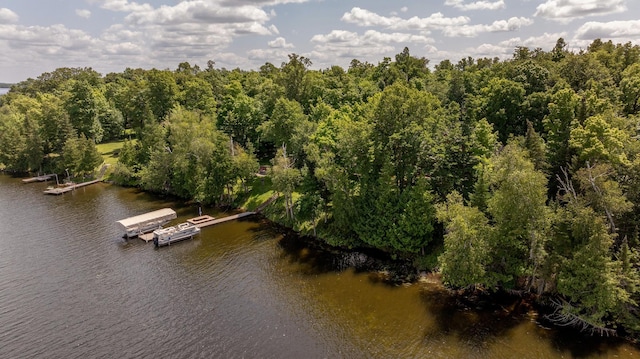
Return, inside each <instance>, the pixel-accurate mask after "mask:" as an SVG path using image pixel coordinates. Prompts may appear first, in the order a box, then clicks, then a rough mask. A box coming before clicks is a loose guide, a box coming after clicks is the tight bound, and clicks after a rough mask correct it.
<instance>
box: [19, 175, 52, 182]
mask: <svg viewBox="0 0 640 359" xmlns="http://www.w3.org/2000/svg"><path fill="white" fill-rule="evenodd" d="M52 178H53V175H42V176H37V177H31V178H24V179H23V180H22V183H33V182H44V181H48V180H50V179H52Z"/></svg>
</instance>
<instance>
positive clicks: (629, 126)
mask: <svg viewBox="0 0 640 359" xmlns="http://www.w3.org/2000/svg"><path fill="white" fill-rule="evenodd" d="M311 65H312V62H311V60H310V59H307V58H305V57H303V56H299V55H296V54H291V55H289V59H288V61H287V62H284V63H282V64H281V65H280V66H279V67H278V66H275V65H273V64H271V63H266V64H264V65H263V66H262V67H260V69H259V70H258V71H244V70H240V69H234V70H227V69H218V68H215V63H214V62H212V61H210V62H209V63H208V64H207V66H206V68H200V67H199V66H197V65H191V64H189V63H186V62H185V63H181V64H179V65H178V68H177V69H176V70H157V69H152V70H143V69H126V70H125V71H124V72H122V73H109V74H107V75H105V76H102V75H101V74H99V73H97V72H95V71H93V70H92V69H90V68H84V69H81V68H61V69H58V70H56V71H54V72H52V73H44V74H42V75H41V76H39V77H38V78H37V79H28V80H26V81H23V82H21V83H19V84H16V85H14V86H12V87H11V91H10V92H9V93H8V94H7V95H4V96H2V97H0V143H1V146H0V168H1V169H3V170H5V171H13V172H26V171H32V172H50V171H55V172H57V173H63V172H64V171H65V170H68V171H70V172H72V174H73V175H74V176H81V175H85V174H89V173H91V172H93V171H94V169H95V167H96V166H98V165H99V164H100V163H101V161H102V159H101V157H100V154H99V153H98V152H97V150H96V147H95V145H96V143H100V142H104V141H113V140H123V139H124V140H125V143H124V146H123V148H122V150H121V151H120V154H119V162H118V164H117V165H116V166H115V168H113V169H112V173H111V177H110V178H111V180H113V181H115V182H116V183H120V184H125V185H133V186H139V187H140V188H142V189H145V190H148V191H153V192H157V193H163V194H171V195H176V196H179V197H181V198H184V199H187V200H193V201H197V202H200V203H203V204H208V205H229V204H232V203H233V196H234V193H235V192H237V190H236V189H237V188H243V190H246V189H247V186H251V184H252V183H253V181H254V178H255V173H256V171H257V169H258V166H259V163H263V164H265V163H270V169H269V176H268V177H269V179H270V181H271V183H272V186H273V189H274V190H276V191H277V192H278V193H280V195H281V196H280V199H279V200H278V202H276V204H274V205H273V206H274V208H277V210H278V211H280V217H279V218H280V221H282V222H283V223H284V224H286V225H288V226H290V227H292V228H294V229H296V230H297V231H300V232H302V233H303V234H309V235H314V236H317V237H320V238H322V240H324V241H326V242H328V243H329V244H331V245H334V246H341V247H351V248H353V247H365V248H367V247H368V248H376V249H380V250H383V251H385V252H387V253H390V254H391V255H392V256H393V257H395V258H402V259H405V260H410V261H412V262H413V263H414V265H415V266H416V267H417V268H419V269H428V270H436V271H438V272H440V273H441V275H442V280H443V282H444V283H445V284H446V285H448V286H449V287H451V288H456V289H462V290H465V289H466V290H470V289H473V290H483V291H488V292H491V291H496V290H506V291H510V292H519V293H524V292H526V293H531V294H532V295H535V296H536V297H537V298H539V299H540V300H541V301H546V302H547V303H550V305H552V306H554V307H555V309H556V311H555V312H554V314H553V315H551V316H550V319H551V320H552V321H554V322H555V323H557V324H560V325H575V326H578V327H579V328H581V329H583V330H586V331H588V332H590V333H596V334H607V335H608V334H614V333H617V334H624V335H630V336H633V337H638V336H639V335H640V313H638V310H639V306H638V301H639V300H640V288H639V284H640V277H639V272H638V270H639V268H640V267H639V262H638V261H639V260H640V258H639V257H638V249H639V248H640V243H639V241H638V224H639V223H640V146H639V144H640V143H639V142H638V131H639V127H638V126H639V121H638V120H639V116H638V112H639V111H640V101H639V100H640V47H639V46H637V45H633V44H631V43H627V44H614V43H612V42H603V41H601V40H596V41H594V42H593V43H592V44H591V45H590V46H589V47H588V48H587V49H585V50H583V51H580V52H572V51H568V49H567V45H566V43H565V42H564V40H563V39H559V40H558V41H557V42H556V44H555V46H554V47H553V49H552V50H551V51H549V52H546V51H543V50H541V49H529V48H526V47H517V48H516V49H515V50H514V53H513V56H512V58H511V59H509V60H504V61H502V60H499V59H497V58H494V59H490V58H481V59H473V58H464V59H462V60H460V61H459V62H458V63H455V64H454V63H452V62H450V61H448V60H445V61H442V62H440V63H439V64H437V65H435V66H433V68H432V69H431V68H430V67H429V60H428V59H425V58H419V57H415V56H412V55H411V54H410V52H409V50H408V49H407V48H405V49H404V51H402V52H401V53H399V54H397V55H395V58H393V59H392V58H384V59H383V60H382V61H380V62H379V63H377V64H371V63H368V62H361V61H358V60H352V61H351V63H350V66H349V67H348V69H343V68H341V67H339V66H333V67H331V68H327V69H324V70H312V69H311V68H310V67H311ZM239 184H241V185H239Z"/></svg>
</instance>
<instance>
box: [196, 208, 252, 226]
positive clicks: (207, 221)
mask: <svg viewBox="0 0 640 359" xmlns="http://www.w3.org/2000/svg"><path fill="white" fill-rule="evenodd" d="M254 214H256V212H244V213H238V214H234V215H231V216H227V217H222V218H213V217H211V216H206V215H205V216H200V217H196V218H191V219H188V220H187V222H189V223H191V224H193V225H195V226H196V227H198V228H204V227H209V226H213V225H215V224H220V223H224V222H229V221H234V220H236V219H240V218H244V217H248V216H252V215H254Z"/></svg>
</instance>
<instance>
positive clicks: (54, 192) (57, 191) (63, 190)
mask: <svg viewBox="0 0 640 359" xmlns="http://www.w3.org/2000/svg"><path fill="white" fill-rule="evenodd" d="M100 181H101V180H99V179H97V180H93V181H89V182H82V183H76V184H72V185H69V186H66V187H55V188H51V189H47V190H45V191H44V194H52V195H56V196H57V195H61V194H63V193H67V192H70V191H73V190H75V189H76V188H80V187H85V186H88V185H92V184H94V183H98V182H100Z"/></svg>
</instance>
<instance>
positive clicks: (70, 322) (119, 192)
mask: <svg viewBox="0 0 640 359" xmlns="http://www.w3.org/2000/svg"><path fill="white" fill-rule="evenodd" d="M45 187H46V184H28V185H23V184H22V183H20V181H19V180H17V179H13V178H9V177H7V176H0V358H33V357H35V358H100V357H105V358H106V357H121V358H151V357H153V358H157V357H188V358H190V357H195V358H211V357H216V358H322V357H329V358H337V357H344V358H397V357H404V358H411V357H420V358H425V357H429V358H431V357H435V358H438V357H440V358H452V357H463V358H464V357H466V358H510V357H520V358H553V357H565V358H567V357H614V356H615V357H621V358H632V357H638V355H640V352H639V351H638V350H637V349H636V348H635V347H633V346H631V345H629V344H626V343H623V342H620V341H617V340H611V339H591V338H582V337H580V336H576V335H574V334H573V333H572V332H564V333H563V332H559V331H556V330H549V329H544V328H542V327H540V326H539V325H537V324H536V317H535V314H534V313H532V312H530V311H528V310H517V309H515V308H516V306H517V303H515V304H514V303H513V302H512V301H511V302H510V301H505V302H504V303H503V302H500V303H496V304H495V305H491V306H487V308H485V309H483V310H476V309H474V308H466V307H464V306H459V305H456V300H455V299H454V298H450V297H448V296H447V295H446V293H445V292H444V291H442V290H441V288H440V287H439V286H438V284H437V283H435V281H430V280H429V279H428V278H427V280H425V281H423V282H421V283H416V284H413V285H408V286H392V285H388V284H385V283H384V282H383V281H381V280H380V279H379V275H377V274H375V273H362V272H358V271H356V270H354V269H352V268H349V267H348V264H350V263H353V261H354V258H353V257H350V256H346V255H345V256H342V255H339V254H330V253H326V252H322V251H320V250H317V249H313V248H310V247H307V246H306V245H305V243H304V242H303V241H301V240H300V239H298V238H296V237H293V236H283V235H282V234H280V233H278V232H277V231H276V230H274V229H273V227H272V226H270V225H269V223H267V222H266V221H263V220H260V219H258V218H253V219H249V220H243V221H236V222H228V223H225V224H221V225H218V226H215V227H211V228H205V229H203V231H202V233H201V234H200V235H199V236H198V237H196V238H195V239H193V240H188V241H184V242H181V243H179V244H176V245H172V246H169V247H164V248H160V249H154V247H153V245H152V244H145V243H144V242H142V241H140V240H137V239H133V240H128V241H127V240H124V239H122V238H121V233H119V231H118V228H117V227H116V226H115V223H114V222H115V221H116V220H119V219H122V218H125V217H129V216H133V215H137V214H140V213H144V212H148V211H151V210H155V209H158V208H162V207H172V208H174V209H176V210H177V211H178V214H179V220H184V219H186V218H189V217H193V216H196V215H197V210H196V209H195V208H192V207H185V206H182V205H181V204H179V203H173V202H168V201H164V200H160V199H157V198H154V197H152V196H148V195H146V194H143V193H139V192H137V191H135V190H131V189H122V188H118V187H114V186H109V185H104V184H98V185H94V186H90V187H86V188H83V189H79V190H77V191H75V192H73V193H68V194H65V195H62V196H58V197H49V196H44V195H43V194H42V190H43V189H44V188H45ZM205 212H206V211H205ZM208 214H213V215H214V216H220V215H224V214H216V213H208ZM356 259H357V258H356Z"/></svg>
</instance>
